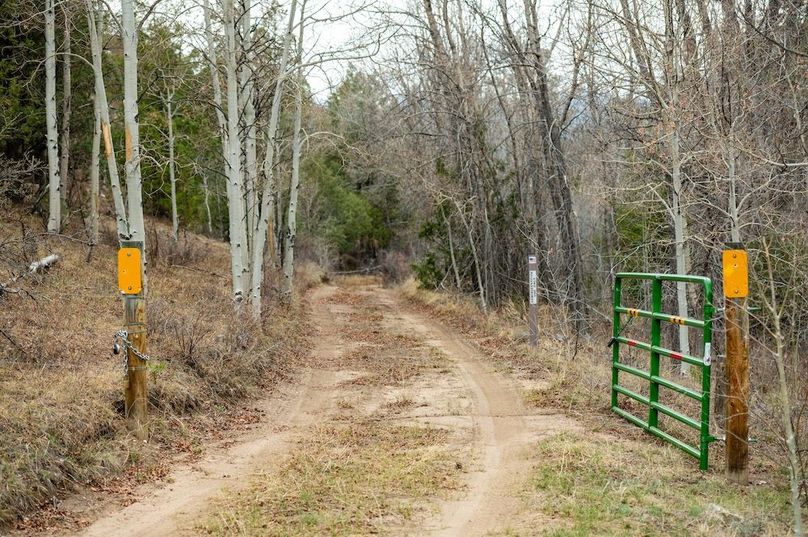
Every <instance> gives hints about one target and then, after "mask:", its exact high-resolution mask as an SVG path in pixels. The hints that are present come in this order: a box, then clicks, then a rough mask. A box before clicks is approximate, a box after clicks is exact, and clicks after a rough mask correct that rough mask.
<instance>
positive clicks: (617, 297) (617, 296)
mask: <svg viewBox="0 0 808 537" xmlns="http://www.w3.org/2000/svg"><path fill="white" fill-rule="evenodd" d="M622 284H623V280H622V279H621V278H620V277H619V276H618V277H616V278H615V279H614V297H613V304H614V307H613V308H612V312H613V318H612V319H613V320H612V408H616V407H617V390H615V386H617V384H618V381H619V378H618V374H619V371H618V369H617V366H616V364H617V363H619V362H620V342H619V341H617V338H618V337H620V330H621V326H620V312H619V311H618V309H617V308H619V307H620V301H621V296H622V293H623V285H622Z"/></svg>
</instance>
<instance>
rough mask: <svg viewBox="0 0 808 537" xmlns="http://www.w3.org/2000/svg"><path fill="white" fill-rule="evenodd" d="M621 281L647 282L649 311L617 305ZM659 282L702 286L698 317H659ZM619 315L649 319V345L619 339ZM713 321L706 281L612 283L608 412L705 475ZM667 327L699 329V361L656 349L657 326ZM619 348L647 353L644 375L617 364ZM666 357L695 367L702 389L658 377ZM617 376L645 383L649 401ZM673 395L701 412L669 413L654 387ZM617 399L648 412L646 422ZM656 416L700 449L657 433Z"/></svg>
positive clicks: (626, 275) (627, 275) (635, 275)
mask: <svg viewBox="0 0 808 537" xmlns="http://www.w3.org/2000/svg"><path fill="white" fill-rule="evenodd" d="M624 280H648V281H650V282H651V310H643V309H638V308H630V307H626V306H625V305H623V303H622V284H623V281H624ZM663 282H677V283H678V282H684V283H692V284H698V285H701V287H702V290H703V293H704V311H703V318H702V319H696V318H690V317H679V316H676V315H669V314H667V313H664V312H662V283H663ZM622 315H626V316H628V317H643V318H647V319H650V320H651V334H650V336H651V337H650V339H651V341H650V343H649V342H643V341H638V340H634V339H629V338H627V337H624V336H622V335H621V334H622V331H623V328H625V326H626V325H625V324H623V323H622V317H621V316H622ZM712 318H713V283H712V281H711V280H710V278H705V277H703V276H691V275H677V274H652V273H640V272H620V273H618V274H617V275H616V276H615V280H614V307H613V319H614V323H613V335H612V391H611V407H612V411H613V412H614V413H615V414H617V415H619V416H621V417H623V418H625V419H626V420H628V421H629V422H631V423H633V424H634V425H637V426H638V427H641V428H642V429H644V430H646V431H647V432H649V433H651V434H653V435H654V436H656V437H658V438H661V439H662V440H665V441H666V442H668V443H670V444H672V445H674V446H676V447H678V448H679V449H681V450H682V451H684V452H685V453H687V454H689V455H691V456H693V457H695V458H697V459H699V467H700V468H701V469H702V470H707V468H708V466H709V446H710V443H711V442H713V441H715V437H714V436H712V435H710V381H711V379H710V373H711V364H712V360H711V346H712V335H713V330H712ZM662 322H669V323H673V324H678V325H681V326H690V327H693V328H699V329H701V330H702V334H703V338H702V341H703V344H704V348H703V353H702V356H703V358H698V357H695V356H691V355H689V354H684V353H680V352H676V351H673V350H671V349H667V348H665V347H663V346H662V345H661V335H662V329H661V323H662ZM621 345H626V346H629V347H636V348H638V349H641V350H644V351H647V352H648V353H649V370H648V371H644V370H642V369H640V368H637V367H634V366H631V365H628V364H625V363H622V362H621V361H620V348H621ZM660 356H667V357H669V358H671V359H674V360H679V361H682V362H685V363H688V364H691V365H693V366H696V367H700V368H701V371H702V375H701V390H694V389H692V388H688V387H686V386H682V385H681V384H679V383H677V382H674V381H672V380H670V379H666V378H663V377H662V376H660V371H659V365H660V364H659V358H660ZM620 373H625V374H628V375H632V376H634V377H637V378H640V379H643V380H645V381H647V382H648V384H649V390H648V397H646V396H644V395H640V394H638V393H636V392H634V391H632V390H630V389H628V388H627V387H625V386H621V385H620V383H619V380H620ZM660 386H661V387H663V388H665V389H668V390H671V391H674V392H676V393H679V394H682V395H684V396H686V397H689V398H691V399H694V400H696V401H698V402H700V403H701V412H700V415H699V418H698V419H694V418H691V417H690V416H686V415H684V414H682V413H681V412H679V411H677V410H675V409H673V408H670V407H669V406H667V405H664V404H662V403H660V402H659V388H660ZM618 395H623V396H625V397H628V398H629V399H632V400H634V401H637V402H638V403H641V404H643V405H645V406H647V407H648V417H647V419H645V420H644V419H642V418H639V417H637V416H635V415H634V414H632V413H631V412H629V411H627V410H625V409H624V408H620V406H619V405H618ZM659 414H663V415H665V416H668V417H669V418H672V419H674V420H676V421H678V422H680V423H682V424H684V425H686V426H688V427H690V428H693V429H695V430H697V431H698V432H699V445H698V446H692V445H690V444H688V443H687V442H684V441H682V440H680V439H678V438H676V437H675V436H673V435H672V434H671V433H669V432H666V431H664V430H662V429H660V428H659Z"/></svg>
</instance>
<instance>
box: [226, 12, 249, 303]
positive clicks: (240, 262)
mask: <svg viewBox="0 0 808 537" xmlns="http://www.w3.org/2000/svg"><path fill="white" fill-rule="evenodd" d="M235 24H236V19H235V8H234V5H233V0H225V2H224V31H225V36H226V38H227V56H226V61H225V65H226V71H227V148H228V151H227V185H228V189H227V205H228V214H229V217H230V262H231V270H232V276H233V299H234V300H235V301H236V303H240V302H241V301H242V300H243V299H244V296H245V295H246V294H247V292H248V289H247V284H248V283H249V282H247V281H246V280H245V274H246V272H247V267H245V265H244V259H245V256H246V255H247V233H246V228H245V224H246V223H245V221H244V197H243V190H242V184H241V143H240V138H239V132H238V131H239V125H238V116H239V110H238V74H237V72H236V68H237V65H236V53H237V50H236V27H235Z"/></svg>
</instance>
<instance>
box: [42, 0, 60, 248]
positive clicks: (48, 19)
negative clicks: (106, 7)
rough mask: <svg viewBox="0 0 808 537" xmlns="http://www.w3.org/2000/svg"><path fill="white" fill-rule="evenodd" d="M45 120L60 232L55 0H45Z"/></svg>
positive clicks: (52, 217) (52, 219) (54, 218)
mask: <svg viewBox="0 0 808 537" xmlns="http://www.w3.org/2000/svg"><path fill="white" fill-rule="evenodd" d="M45 123H46V127H47V138H48V140H47V143H48V192H49V195H48V232H50V233H59V231H60V229H61V226H62V198H61V188H62V185H61V181H60V179H59V140H58V134H57V132H56V129H57V123H58V119H57V117H56V15H55V13H54V0H45Z"/></svg>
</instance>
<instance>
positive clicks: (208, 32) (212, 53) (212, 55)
mask: <svg viewBox="0 0 808 537" xmlns="http://www.w3.org/2000/svg"><path fill="white" fill-rule="evenodd" d="M203 9H204V14H205V38H206V40H207V45H208V63H209V68H210V78H211V84H212V85H213V104H214V105H215V107H216V120H217V121H218V123H219V131H220V132H219V134H220V136H221V137H222V154H223V155H224V157H225V161H227V125H226V120H225V117H224V109H223V108H222V86H221V83H220V81H219V66H218V64H217V62H216V44H215V43H214V42H213V29H212V27H211V19H210V12H211V10H210V3H209V2H208V0H205V1H204V4H203Z"/></svg>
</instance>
